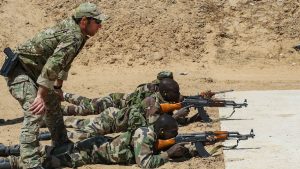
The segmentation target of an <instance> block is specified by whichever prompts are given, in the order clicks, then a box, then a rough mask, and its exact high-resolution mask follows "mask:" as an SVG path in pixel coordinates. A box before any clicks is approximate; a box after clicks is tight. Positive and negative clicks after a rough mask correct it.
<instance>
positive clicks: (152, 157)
mask: <svg viewBox="0 0 300 169" xmlns="http://www.w3.org/2000/svg"><path fill="white" fill-rule="evenodd" d="M157 139H158V138H157V136H156V133H155V132H154V129H153V126H149V127H141V128H138V129H137V130H135V131H134V132H125V133H121V134H120V135H119V136H117V137H115V138H113V139H112V140H110V139H107V138H106V137H103V136H97V137H92V138H89V139H86V140H83V141H80V142H77V143H75V144H69V145H65V146H61V147H57V148H54V149H52V150H51V155H49V153H48V152H47V149H46V152H45V153H44V164H43V165H44V166H45V167H47V168H50V167H55V168H58V167H59V166H61V167H73V168H74V167H80V166H83V165H86V164H123V165H129V164H134V163H137V164H138V165H139V166H140V167H142V168H156V167H159V166H161V165H163V164H164V163H166V162H167V161H168V154H167V153H166V152H160V151H157V150H155V145H156V142H157ZM48 151H49V150H48ZM47 154H48V155H47ZM2 160H3V161H5V160H7V159H5V158H2ZM55 161H58V162H55ZM10 163H11V166H14V167H16V168H19V167H18V166H19V164H18V160H17V159H16V157H13V158H11V159H10ZM49 163H51V164H49Z"/></svg>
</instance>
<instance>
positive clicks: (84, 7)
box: [74, 2, 108, 21]
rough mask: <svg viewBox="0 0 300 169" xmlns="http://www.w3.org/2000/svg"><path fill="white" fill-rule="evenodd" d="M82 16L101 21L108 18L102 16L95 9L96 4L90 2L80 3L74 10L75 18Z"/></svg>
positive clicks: (97, 9)
mask: <svg viewBox="0 0 300 169" xmlns="http://www.w3.org/2000/svg"><path fill="white" fill-rule="evenodd" d="M84 16H85V17H91V18H95V19H97V20H101V21H104V20H107V19H108V16H107V15H104V14H103V13H102V11H101V10H100V9H99V8H97V5H96V4H94V3H90V2H85V3H82V4H80V5H79V6H78V7H77V8H76V9H75V13H74V17H75V18H82V17H84Z"/></svg>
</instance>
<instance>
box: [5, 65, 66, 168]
mask: <svg viewBox="0 0 300 169" xmlns="http://www.w3.org/2000/svg"><path fill="white" fill-rule="evenodd" d="M6 80H7V85H8V87H9V91H10V93H11V95H12V96H13V97H14V98H15V99H16V100H18V102H19V103H20V105H21V107H22V109H23V113H24V121H23V125H22V128H21V133H20V153H21V161H22V162H23V165H24V168H33V167H36V166H39V165H41V159H40V152H39V141H38V139H37V136H38V134H39V128H40V125H39V122H40V121H41V120H43V119H45V121H46V125H47V127H48V128H49V131H50V132H51V137H52V143H53V145H55V146H56V145H60V144H63V143H65V142H67V141H68V138H67V132H66V128H65V126H64V123H63V116H62V111H61V104H60V101H59V100H60V99H59V97H58V96H57V95H56V94H55V93H54V91H49V93H48V96H47V98H46V113H45V115H33V114H32V112H31V111H29V106H30V105H31V103H32V102H33V101H34V99H35V97H36V95H37V85H36V83H35V82H34V81H33V80H32V79H31V78H30V77H29V76H28V75H26V72H25V71H24V70H23V69H22V67H21V66H20V65H18V66H17V67H16V68H15V70H14V72H13V73H12V75H10V76H9V77H8V78H7V79H6Z"/></svg>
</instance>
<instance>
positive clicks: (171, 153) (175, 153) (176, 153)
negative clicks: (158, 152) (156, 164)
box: [166, 144, 189, 158]
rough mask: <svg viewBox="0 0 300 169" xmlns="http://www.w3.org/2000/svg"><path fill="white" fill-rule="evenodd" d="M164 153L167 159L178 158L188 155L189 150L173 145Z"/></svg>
mask: <svg viewBox="0 0 300 169" xmlns="http://www.w3.org/2000/svg"><path fill="white" fill-rule="evenodd" d="M166 152H167V154H168V157H169V158H178V157H182V156H185V155H187V154H188V153H189V149H188V148H186V147H184V146H183V145H181V144H174V145H173V146H172V147H171V148H169V149H168V150H167V151H166Z"/></svg>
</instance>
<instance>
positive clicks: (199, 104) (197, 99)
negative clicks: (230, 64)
mask: <svg viewBox="0 0 300 169" xmlns="http://www.w3.org/2000/svg"><path fill="white" fill-rule="evenodd" d="M230 91H231V90H230ZM221 92H222V93H224V92H228V91H221ZM219 93H220V92H219ZM247 106H248V104H247V100H246V99H245V100H244V102H243V103H236V102H235V101H232V100H220V99H207V98H203V97H202V96H187V97H185V98H184V99H183V101H182V102H180V103H175V104H170V103H163V104H160V107H161V110H162V112H165V113H167V112H171V111H174V110H179V109H181V108H183V107H187V108H190V107H194V108H196V109H197V111H198V114H199V115H200V117H201V119H202V121H203V122H212V119H210V118H209V116H208V115H207V113H206V111H205V110H204V107H232V108H233V113H234V112H235V109H236V108H242V107H247ZM233 113H232V114H233ZM232 114H231V115H232ZM231 115H230V116H231ZM230 116H229V117H230Z"/></svg>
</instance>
